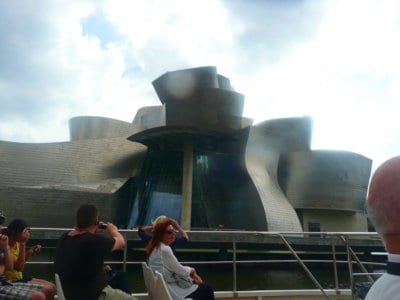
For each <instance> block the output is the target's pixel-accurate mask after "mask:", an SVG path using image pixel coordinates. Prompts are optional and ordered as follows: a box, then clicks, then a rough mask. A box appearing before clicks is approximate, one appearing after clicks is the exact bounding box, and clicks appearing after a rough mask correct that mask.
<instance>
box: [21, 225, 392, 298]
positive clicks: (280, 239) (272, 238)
mask: <svg viewBox="0 0 400 300" xmlns="http://www.w3.org/2000/svg"><path fill="white" fill-rule="evenodd" d="M67 230H70V229H66V228H31V231H32V237H33V238H37V239H56V238H58V237H59V236H60V234H61V233H62V232H65V231H67ZM120 232H121V233H122V234H123V235H124V237H125V239H126V240H127V241H128V243H127V246H126V247H125V248H124V251H123V255H122V260H121V261H109V262H107V263H112V264H122V268H123V270H125V271H126V268H127V265H130V264H140V263H141V262H140V261H129V260H128V252H129V247H128V245H129V241H134V240H139V238H138V236H137V231H136V230H120ZM188 234H189V236H190V241H191V242H193V243H194V244H196V243H197V242H207V244H208V245H212V244H215V248H216V249H218V246H219V245H220V243H225V244H231V245H232V246H231V254H232V260H213V261H182V263H189V264H197V265H202V264H206V265H207V264H232V292H233V294H234V295H235V294H237V293H238V289H237V266H238V265H239V264H245V263H247V264H248V263H284V262H285V263H293V262H296V263H298V265H299V266H300V267H301V268H302V270H303V271H304V273H305V274H306V275H307V276H308V278H309V279H310V280H311V281H312V282H313V284H314V285H315V287H316V288H317V289H319V290H320V292H321V294H322V295H324V296H325V298H326V299H330V296H329V295H328V294H327V293H326V291H325V289H324V288H323V286H322V285H321V283H320V282H319V280H318V279H317V278H316V277H315V276H314V275H313V273H312V272H311V270H310V268H309V267H307V265H306V264H307V263H329V264H332V265H333V273H334V274H333V276H334V284H335V290H336V293H337V294H340V288H339V277H338V264H347V265H348V271H349V277H350V288H352V287H353V286H354V281H355V277H356V276H366V277H367V279H368V280H370V281H374V278H373V276H374V275H379V274H380V273H371V272H369V271H368V270H367V268H366V267H365V266H367V265H370V266H382V267H383V266H384V264H383V263H376V262H362V261H361V260H360V259H359V258H358V255H357V253H356V251H354V250H353V248H352V247H364V248H365V249H366V251H368V249H369V248H370V247H371V246H374V247H375V248H379V247H381V248H382V249H383V245H382V242H381V240H380V238H379V236H378V234H377V233H371V232H324V233H322V232H318V233H316V232H300V233H294V232H261V231H201V230H196V231H188ZM242 243H246V244H261V245H264V244H270V245H271V244H274V245H276V244H280V245H283V246H284V247H285V249H286V251H287V253H289V254H291V255H292V256H293V258H294V259H292V260H290V259H283V260H265V259H261V260H260V259H257V260H238V259H237V255H238V251H239V249H238V245H240V244H242ZM313 243H315V245H316V246H317V245H318V246H327V247H330V249H331V251H330V252H331V255H332V259H331V260H315V259H314V260H311V259H304V258H301V255H300V254H299V251H296V250H295V248H294V245H310V244H311V245H313ZM208 247H210V246H208ZM336 247H343V248H344V249H345V251H346V256H347V259H346V260H337V254H338V253H337V251H336ZM28 263H30V264H52V263H53V262H52V261H41V262H39V261H36V262H35V261H32V262H28ZM354 265H356V266H358V268H359V269H360V270H361V272H354V271H353V266H354Z"/></svg>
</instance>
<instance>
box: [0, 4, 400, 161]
mask: <svg viewBox="0 0 400 300" xmlns="http://www.w3.org/2000/svg"><path fill="white" fill-rule="evenodd" d="M399 5H400V2H399V1H390V0H387V1H373V0H362V1H358V0H351V1H344V0H338V1H312V0H310V1H299V2H296V1H293V2H292V1H254V2H247V1H243V2H242V1H211V0H207V1H195V2H193V1H190V2H189V1H122V0H121V1H116V0H103V1H79V2H70V1H58V2H57V3H55V2H53V1H45V0H41V1H29V0H27V1H26V2H25V5H21V4H19V3H18V2H15V3H14V2H13V3H12V4H10V3H7V4H4V3H0V20H4V21H3V23H0V36H2V39H3V42H2V43H1V44H0V50H1V52H2V53H3V54H4V55H3V56H2V58H0V63H1V65H2V68H1V70H0V104H1V105H2V108H3V109H2V110H1V111H0V139H1V140H12V141H24V142H39V141H43V142H46V141H59V140H67V139H68V128H67V120H68V119H69V118H71V117H75V116H78V115H100V116H105V117H112V118H116V119H121V120H125V121H131V120H132V119H133V117H134V114H135V113H136V110H137V109H138V108H139V107H142V106H146V105H156V104H158V103H159V101H158V99H157V96H156V94H155V92H154V91H153V88H152V86H151V81H152V80H154V79H155V78H156V77H158V76H160V75H162V74H163V73H164V72H166V71H171V70H176V69H182V68H187V67H194V66H203V65H215V66H217V68H218V71H219V72H220V73H221V74H223V75H226V76H228V77H230V79H231V83H232V84H233V86H234V87H235V88H236V90H237V91H238V92H241V93H243V94H244V95H245V96H246V104H245V115H246V116H248V117H252V118H254V119H255V120H256V121H262V120H266V119H271V118H279V117H290V116H301V115H309V116H311V117H312V118H313V123H314V132H313V146H314V147H315V148H335V149H343V150H351V151H355V152H358V153H361V154H364V155H366V156H369V157H371V158H373V159H375V160H377V161H379V160H383V159H384V157H385V156H386V155H388V156H391V155H392V154H393V153H395V152H396V151H399V148H398V147H399V146H400V145H398V144H395V142H396V141H397V138H398V133H397V132H400V130H399V129H400V128H399V126H400V125H397V123H396V122H393V121H392V120H395V118H396V115H395V113H396V108H397V107H396V102H397V100H398V98H399V96H400V92H399V88H398V87H399V85H400V71H399V70H400V59H398V53H399V52H400V32H399V31H400V30H399V16H400V14H399V11H400V10H399V8H400V6H399ZM33 7H34V8H33ZM93 18H97V20H101V21H102V23H101V26H103V27H101V26H100V27H98V28H97V29H98V30H100V31H99V32H90V30H89V31H88V30H87V29H88V28H85V27H84V26H90V25H91V22H93V20H94V19H93ZM21 20H23V21H21ZM4 24H8V26H11V25H12V26H13V30H10V28H8V26H7V27H6V26H4ZM107 26H108V29H110V31H112V32H114V33H115V34H114V35H110V36H107V37H106V36H105V35H106V33H104V36H102V32H101V29H104V30H105V29H107V28H105V27H107Z"/></svg>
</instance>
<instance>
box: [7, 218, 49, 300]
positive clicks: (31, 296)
mask: <svg viewBox="0 0 400 300" xmlns="http://www.w3.org/2000/svg"><path fill="white" fill-rule="evenodd" d="M5 219H6V217H5V216H4V214H3V212H2V211H0V231H1V230H2V225H3V223H4V221H5ZM13 268H14V261H13V257H12V253H11V248H10V246H9V244H8V236H7V235H3V234H0V299H5V300H7V299H9V300H15V299H20V300H45V299H46V295H45V294H44V293H43V292H42V290H43V287H42V286H41V285H38V284H31V283H23V282H11V281H10V280H8V279H7V277H6V276H5V275H4V272H5V270H7V269H8V270H11V269H13Z"/></svg>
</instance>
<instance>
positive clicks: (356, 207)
mask: <svg viewBox="0 0 400 300" xmlns="http://www.w3.org/2000/svg"><path fill="white" fill-rule="evenodd" d="M371 164H372V161H371V160H370V159H368V158H366V157H365V156H362V155H360V154H356V153H353V152H347V151H323V150H318V151H301V152H294V153H290V154H289V155H288V156H287V161H286V166H285V168H286V171H285V172H282V173H283V174H286V175H284V176H283V177H284V178H282V182H284V185H285V193H286V195H287V197H288V199H289V201H290V202H291V203H292V205H293V206H294V207H295V208H302V209H334V210H347V211H354V212H356V211H359V212H362V211H364V203H365V196H366V193H367V187H368V181H369V177H370V173H371Z"/></svg>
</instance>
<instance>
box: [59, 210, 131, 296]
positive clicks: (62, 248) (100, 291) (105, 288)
mask: <svg viewBox="0 0 400 300" xmlns="http://www.w3.org/2000/svg"><path fill="white" fill-rule="evenodd" d="M98 217H99V212H98V209H97V207H96V206H94V205H92V204H84V205H82V206H81V207H79V209H78V211H77V213H76V227H75V228H74V229H73V230H71V231H69V232H66V233H64V234H63V235H62V236H61V238H60V240H59V242H58V245H57V248H56V254H55V260H54V265H55V271H56V273H58V275H59V276H60V279H61V283H62V286H63V290H64V294H65V297H66V299H67V300H132V299H136V298H135V297H133V296H131V295H129V294H127V293H125V292H123V291H121V290H118V289H113V288H111V287H110V286H109V285H108V281H107V276H106V272H105V270H104V259H105V257H106V256H108V255H110V254H111V252H112V251H115V250H122V249H123V248H124V247H125V240H124V238H123V236H122V235H121V234H120V233H119V232H118V228H117V227H116V226H115V225H114V224H112V223H107V224H104V223H100V222H99V219H98ZM103 227H105V228H104V230H102V228H103Z"/></svg>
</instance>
